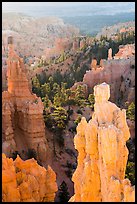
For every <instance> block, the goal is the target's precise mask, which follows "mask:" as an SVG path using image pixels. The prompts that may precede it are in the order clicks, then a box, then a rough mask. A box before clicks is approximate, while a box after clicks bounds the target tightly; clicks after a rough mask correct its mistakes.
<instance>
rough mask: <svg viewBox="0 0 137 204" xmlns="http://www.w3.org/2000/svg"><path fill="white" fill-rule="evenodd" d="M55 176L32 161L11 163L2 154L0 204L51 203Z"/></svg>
mask: <svg viewBox="0 0 137 204" xmlns="http://www.w3.org/2000/svg"><path fill="white" fill-rule="evenodd" d="M56 191H57V184H56V174H55V173H54V171H53V170H52V169H51V167H50V166H48V168H47V169H45V168H44V167H41V166H39V165H38V163H37V161H36V160H34V159H29V160H26V161H23V160H22V159H21V158H20V157H19V156H18V157H17V158H16V160H15V161H13V159H12V158H10V159H9V158H6V156H5V154H2V202H53V201H54V198H55V192H56Z"/></svg>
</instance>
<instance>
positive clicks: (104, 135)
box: [69, 83, 135, 202]
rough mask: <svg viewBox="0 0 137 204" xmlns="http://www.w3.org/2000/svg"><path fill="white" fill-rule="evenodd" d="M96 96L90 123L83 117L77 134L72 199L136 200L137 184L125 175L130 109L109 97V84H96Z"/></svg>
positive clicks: (101, 200)
mask: <svg viewBox="0 0 137 204" xmlns="http://www.w3.org/2000/svg"><path fill="white" fill-rule="evenodd" d="M94 96H95V105H94V110H95V111H94V114H93V117H92V119H91V120H90V121H89V122H88V123H87V121H86V119H85V118H84V117H83V118H82V120H81V122H80V123H79V124H78V126H77V134H76V136H75V138H74V144H75V148H76V149H77V150H78V153H79V154H78V166H77V169H76V171H75V172H74V174H73V177H72V181H73V182H74V191H75V194H74V196H73V197H71V199H70V200H69V202H84V201H85V202H86V201H89V202H108V201H109V202H134V201H135V188H134V186H133V187H132V186H131V184H130V181H129V180H128V179H124V178H125V169H126V163H127V159H128V149H127V147H126V141H127V140H128V139H129V137H130V133H129V128H128V126H127V123H126V112H125V110H120V108H118V107H117V106H116V105H115V104H114V103H111V102H109V101H108V99H109V97H110V87H109V85H108V84H106V83H102V84H100V85H97V86H95V87H94Z"/></svg>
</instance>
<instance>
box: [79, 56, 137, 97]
mask: <svg viewBox="0 0 137 204" xmlns="http://www.w3.org/2000/svg"><path fill="white" fill-rule="evenodd" d="M134 60H135V57H134V56H130V57H129V58H128V59H127V58H124V59H111V60H101V61H100V65H97V62H96V60H95V59H94V60H92V63H91V69H92V70H90V71H87V72H86V74H85V75H84V77H83V83H84V84H87V85H88V88H89V89H90V90H92V89H93V87H94V86H95V85H96V84H98V83H102V82H104V81H105V82H106V83H108V84H110V85H111V100H112V101H116V100H121V101H122V95H121V94H120V93H121V89H122V88H121V85H122V77H123V78H124V79H126V78H129V75H132V76H131V79H132V80H131V81H132V85H131V86H130V85H129V86H128V88H127V89H128V90H127V92H128V94H129V99H130V100H134V98H135V94H134V78H135V75H134V73H133V72H134V70H132V68H131V67H132V66H134V65H135V62H134ZM131 73H132V74H131ZM125 83H126V82H125ZM123 88H125V86H123ZM130 88H131V90H130ZM129 90H130V93H129Z"/></svg>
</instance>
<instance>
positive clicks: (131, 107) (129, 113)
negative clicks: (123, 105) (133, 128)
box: [126, 102, 135, 120]
mask: <svg viewBox="0 0 137 204" xmlns="http://www.w3.org/2000/svg"><path fill="white" fill-rule="evenodd" d="M126 114H127V118H128V119H130V120H135V104H134V103H133V102H132V103H131V104H130V105H129V106H128V109H127V112H126Z"/></svg>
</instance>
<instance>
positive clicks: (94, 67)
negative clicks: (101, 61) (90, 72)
mask: <svg viewBox="0 0 137 204" xmlns="http://www.w3.org/2000/svg"><path fill="white" fill-rule="evenodd" d="M91 69H95V70H96V69H97V60H96V59H92V62H91Z"/></svg>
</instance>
